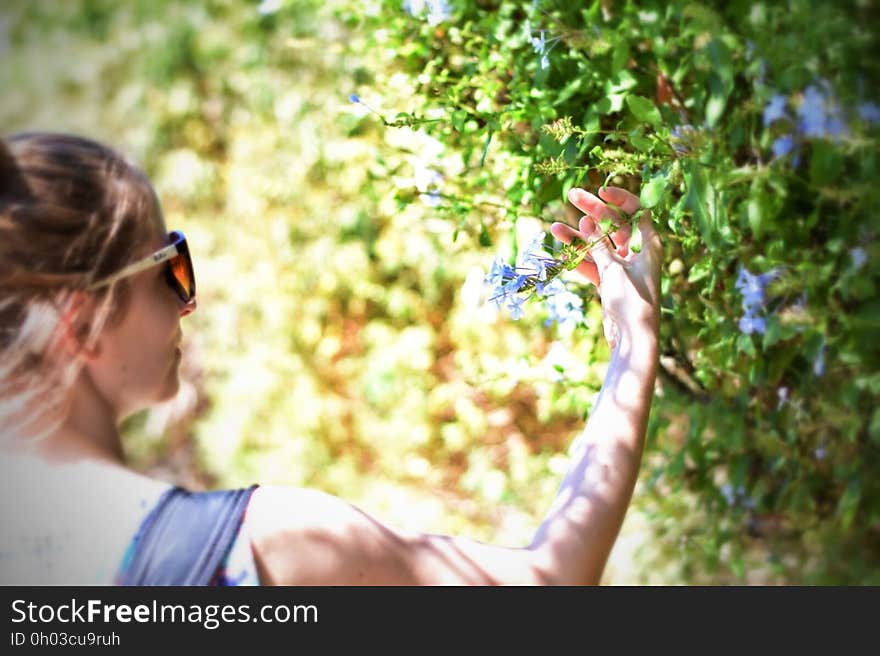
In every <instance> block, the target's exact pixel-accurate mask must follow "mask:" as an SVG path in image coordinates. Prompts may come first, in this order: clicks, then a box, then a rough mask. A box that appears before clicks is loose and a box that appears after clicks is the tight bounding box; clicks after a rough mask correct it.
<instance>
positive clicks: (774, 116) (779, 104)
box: [764, 93, 788, 128]
mask: <svg viewBox="0 0 880 656" xmlns="http://www.w3.org/2000/svg"><path fill="white" fill-rule="evenodd" d="M785 103H786V99H785V96H783V95H782V94H779V93H777V94H776V95H775V96H773V97H772V98H770V102H768V103H767V106H766V107H764V127H765V128H766V127H767V126H768V125H770V124H771V123H773V122H774V121H778V120H779V119H781V118H788V113H787V112H786V111H785Z"/></svg>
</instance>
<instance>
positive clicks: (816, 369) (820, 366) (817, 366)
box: [813, 340, 825, 377]
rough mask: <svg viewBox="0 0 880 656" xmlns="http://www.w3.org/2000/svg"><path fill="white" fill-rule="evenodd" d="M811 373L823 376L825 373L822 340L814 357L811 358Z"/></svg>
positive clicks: (823, 343) (823, 342)
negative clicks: (813, 358)
mask: <svg viewBox="0 0 880 656" xmlns="http://www.w3.org/2000/svg"><path fill="white" fill-rule="evenodd" d="M813 373H814V374H815V375H816V376H817V377H820V376H823V375H824V374H825V341H824V340H823V341H822V345H821V346H820V347H819V352H818V353H817V354H816V359H815V360H813Z"/></svg>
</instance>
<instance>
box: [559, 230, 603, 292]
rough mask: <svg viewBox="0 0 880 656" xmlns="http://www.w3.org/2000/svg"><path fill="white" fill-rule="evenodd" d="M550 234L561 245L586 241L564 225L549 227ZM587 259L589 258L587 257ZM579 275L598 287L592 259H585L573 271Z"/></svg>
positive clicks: (575, 231) (595, 269)
mask: <svg viewBox="0 0 880 656" xmlns="http://www.w3.org/2000/svg"><path fill="white" fill-rule="evenodd" d="M550 234H552V235H553V236H554V237H555V238H556V239H558V240H559V241H561V242H562V243H563V244H570V243H571V242H573V241H574V240H579V241H586V238H585V237H584V236H583V235H582V234H581V233H579V232H578V231H577V230H575V229H574V228H572V227H571V226H570V225H566V224H565V223H554V224H553V225H551V226H550ZM588 257H589V256H588ZM575 271H577V272H578V273H579V274H581V275H582V276H584V277H585V278H586V279H587V280H589V281H590V282H591V283H593V284H594V285H596V286H597V287H598V286H599V270H598V269H597V268H596V265H595V264H594V263H593V261H592V259H585V260H584V261H582V262H581V263H580V264H579V265H578V266H577V268H576V269H575Z"/></svg>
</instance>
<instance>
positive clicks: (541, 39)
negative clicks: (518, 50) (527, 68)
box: [529, 30, 560, 71]
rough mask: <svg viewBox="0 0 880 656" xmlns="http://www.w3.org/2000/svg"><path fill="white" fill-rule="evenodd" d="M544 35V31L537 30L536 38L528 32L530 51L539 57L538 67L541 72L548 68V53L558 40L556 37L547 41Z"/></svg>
mask: <svg viewBox="0 0 880 656" xmlns="http://www.w3.org/2000/svg"><path fill="white" fill-rule="evenodd" d="M546 34H547V32H546V30H539V31H538V36H532V34H531V32H529V43H530V44H532V49H533V50H534V51H535V53H536V54H537V55H540V57H541V59H540V65H541V70H542V71H543V70H544V69H546V68H549V67H550V57H549V55H550V51H551V50H553V47H554V46H555V45H556V44H557V43H559V40H560V37H558V36H555V37H553V38H551V39H548V38H547V37H546Z"/></svg>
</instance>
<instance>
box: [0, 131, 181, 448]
mask: <svg viewBox="0 0 880 656" xmlns="http://www.w3.org/2000/svg"><path fill="white" fill-rule="evenodd" d="M166 244H167V236H166V232H165V226H164V220H163V218H162V214H161V210H160V208H159V203H158V201H157V199H156V195H155V193H154V191H153V189H152V187H151V185H150V183H149V181H148V180H147V179H146V177H145V176H144V175H143V173H141V172H140V171H139V170H138V169H137V168H136V167H135V166H134V165H132V164H131V163H129V162H128V161H126V160H125V159H124V158H123V157H121V156H120V155H119V154H117V153H115V152H114V151H112V150H110V149H108V148H106V147H104V146H102V145H100V144H97V143H95V142H93V141H90V140H87V139H83V138H79V137H74V136H68V135H60V134H46V133H29V134H19V135H14V136H12V137H9V138H6V139H4V140H3V141H0V426H2V427H3V428H2V429H0V433H2V437H8V436H11V435H23V436H25V435H37V434H42V433H46V432H48V431H50V430H52V429H53V427H54V426H57V425H58V424H59V423H60V422H61V421H62V420H63V418H64V415H65V413H66V402H67V400H68V398H69V392H70V390H71V388H72V386H73V384H74V383H75V381H76V380H77V379H78V377H79V376H81V375H87V376H88V377H89V379H90V383H91V384H92V385H93V387H94V389H95V390H96V391H97V392H98V393H100V394H101V395H102V396H103V397H104V398H105V400H106V401H107V403H108V404H110V405H111V406H112V407H113V410H114V412H116V413H117V414H118V415H124V414H128V413H130V412H132V411H134V410H137V409H139V408H140V407H144V406H145V405H147V404H149V403H151V402H156V401H159V400H162V399H164V398H168V397H169V396H171V395H173V394H174V392H175V391H176V389H177V384H178V381H177V372H176V368H177V367H176V362H172V363H169V362H167V360H169V358H173V357H174V351H175V350H176V346H177V343H178V342H179V338H180V329H179V319H180V316H181V315H182V314H186V313H188V311H190V310H191V309H192V305H185V304H183V303H182V301H181V300H180V299H179V298H177V296H176V295H175V294H174V293H173V292H172V290H171V289H170V287H169V286H168V285H167V284H165V280H164V272H163V267H159V266H157V267H151V268H148V269H146V270H144V271H141V272H139V273H137V274H135V275H132V276H128V277H125V278H122V279H120V280H118V281H115V282H114V283H113V284H111V285H104V286H99V287H97V288H96V287H95V283H96V282H99V281H102V280H105V279H107V278H108V277H110V276H112V274H114V273H116V272H118V271H120V270H121V269H123V268H124V267H126V266H127V265H129V264H130V263H132V262H134V261H136V260H138V259H140V258H142V257H143V256H144V255H147V254H149V253H151V252H153V251H155V250H156V249H158V248H161V247H162V246H165V245H166ZM172 365H173V366H172ZM172 369H173V371H171V370H172Z"/></svg>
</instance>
